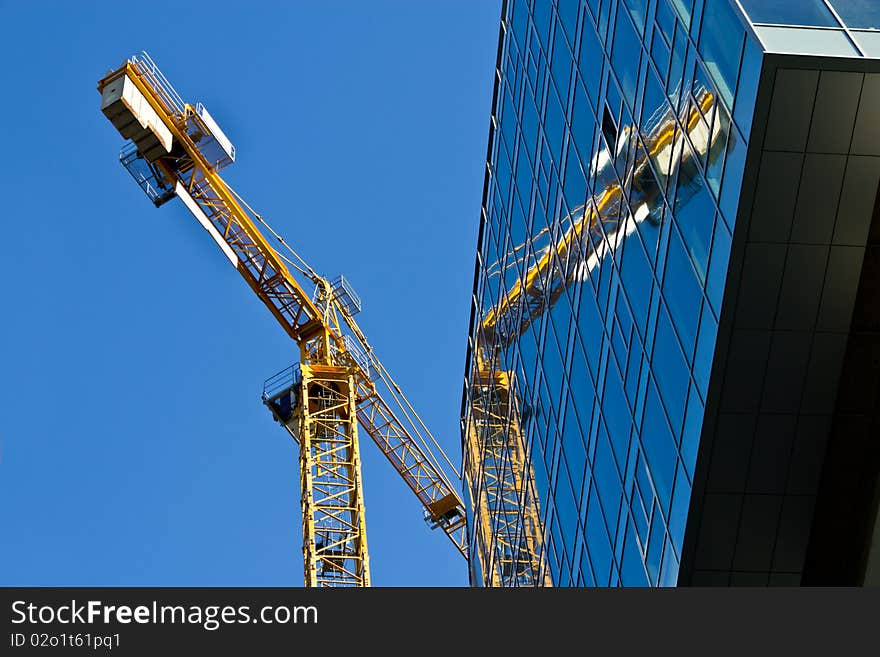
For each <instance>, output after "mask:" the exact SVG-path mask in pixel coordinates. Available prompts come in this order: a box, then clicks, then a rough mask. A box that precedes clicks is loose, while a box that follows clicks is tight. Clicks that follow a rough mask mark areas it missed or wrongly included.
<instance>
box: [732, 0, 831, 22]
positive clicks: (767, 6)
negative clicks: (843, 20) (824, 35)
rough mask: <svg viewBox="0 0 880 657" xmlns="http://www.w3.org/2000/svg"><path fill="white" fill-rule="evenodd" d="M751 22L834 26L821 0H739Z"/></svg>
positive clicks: (829, 13)
mask: <svg viewBox="0 0 880 657" xmlns="http://www.w3.org/2000/svg"><path fill="white" fill-rule="evenodd" d="M740 2H741V3H742V6H743V9H745V10H746V13H747V14H748V15H749V18H751V19H752V22H753V23H773V24H776V25H815V26H820V27H836V26H837V21H836V20H834V15H833V14H832V13H831V12H830V11H829V10H828V7H827V6H826V4H825V3H824V2H823V0H773V2H767V0H740Z"/></svg>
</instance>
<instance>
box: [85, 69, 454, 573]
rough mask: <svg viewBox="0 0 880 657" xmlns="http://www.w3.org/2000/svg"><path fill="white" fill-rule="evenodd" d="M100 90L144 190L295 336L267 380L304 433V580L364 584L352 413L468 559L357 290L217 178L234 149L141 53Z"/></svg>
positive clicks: (270, 400) (294, 430) (423, 430)
mask: <svg viewBox="0 0 880 657" xmlns="http://www.w3.org/2000/svg"><path fill="white" fill-rule="evenodd" d="M98 91H99V92H100V93H101V110H102V112H103V113H104V115H105V116H106V117H107V118H108V119H109V120H110V121H111V122H112V123H113V125H114V126H115V127H116V128H117V130H118V131H119V132H120V134H121V135H122V136H123V137H124V138H125V139H126V140H129V141H128V142H127V144H126V146H124V147H123V149H122V152H121V153H120V160H121V162H122V164H123V165H124V166H125V168H126V169H128V171H129V172H130V173H131V174H132V176H133V177H134V178H135V180H136V182H137V183H138V185H139V186H140V187H141V189H143V191H144V192H145V193H146V194H147V196H148V197H149V198H150V199H151V200H152V201H153V203H154V204H155V205H156V206H157V207H159V206H161V205H163V204H165V203H166V202H168V201H170V200H172V199H174V198H175V197H176V198H180V199H181V201H182V202H183V204H184V205H185V206H186V207H187V209H188V210H189V211H190V212H191V213H192V215H193V216H194V217H195V218H196V219H197V220H198V222H199V223H200V224H201V225H202V227H203V228H204V229H205V230H206V231H207V232H208V233H209V234H210V235H211V237H212V238H213V239H214V240H215V242H216V243H217V245H218V246H219V247H220V249H221V251H222V252H223V254H224V255H225V256H226V257H227V258H228V259H229V261H230V263H231V264H232V266H233V267H235V269H236V270H237V271H238V272H239V274H241V276H242V278H244V280H245V282H246V283H247V284H248V285H249V286H250V288H251V289H252V290H253V291H254V293H255V294H256V295H257V297H258V298H259V299H260V300H261V301H262V302H263V303H264V304H265V305H266V307H267V308H268V309H269V311H270V312H271V313H272V315H273V316H274V317H275V319H276V320H278V323H279V324H281V326H282V328H283V329H284V330H285V332H286V333H287V334H288V335H289V336H290V338H292V339H293V340H294V342H296V344H297V345H298V347H299V364H298V365H295V366H293V367H291V368H288V369H287V370H285V371H283V372H281V373H279V375H276V376H275V377H272V378H271V379H270V380H269V381H267V382H266V386H265V387H264V390H263V401H264V403H265V404H266V405H267V406H268V407H269V409H270V410H271V411H272V414H273V416H274V417H275V418H276V419H277V420H278V421H279V422H280V423H281V424H282V425H283V426H284V427H285V428H286V429H287V430H288V431H289V432H290V434H291V435H292V436H293V438H294V439H295V440H296V442H297V444H298V445H299V450H300V457H299V461H300V480H301V500H302V523H303V528H302V529H303V558H304V559H303V561H304V566H305V575H304V581H305V584H306V586H369V585H370V567H369V555H368V551H367V535H366V527H365V516H364V497H363V484H362V477H361V460H360V452H359V443H358V425H359V424H360V426H361V427H362V428H363V430H364V431H366V432H367V434H368V435H369V436H370V437H371V438H372V439H373V441H374V442H375V444H376V445H377V446H378V447H379V449H380V450H381V451H382V453H383V454H384V455H385V456H386V457H387V458H388V460H389V461H390V463H391V465H392V466H393V467H394V469H395V470H396V471H397V472H398V473H399V474H400V476H401V477H402V478H403V480H404V481H405V483H406V484H407V486H408V487H409V488H410V490H411V491H412V492H413V493H414V494H415V495H416V496H417V497H418V499H419V501H420V502H421V504H422V506H423V508H424V514H425V520H426V521H427V522H428V523H429V524H430V526H431V527H432V528H440V529H441V530H442V531H443V532H444V533H445V534H446V535H447V536H448V537H449V539H450V540H451V541H452V543H453V544H454V546H455V548H456V550H457V551H458V552H459V553H460V554H462V555H464V556H465V558H467V550H466V519H465V511H464V506H463V504H462V501H461V499H460V497H459V495H458V493H457V492H456V489H455V488H454V487H453V486H452V483H451V481H450V479H449V477H448V476H447V475H446V474H445V473H444V469H443V467H442V466H441V464H440V462H439V460H438V459H437V458H436V457H435V456H434V454H433V452H432V450H431V448H430V446H429V444H428V443H429V441H430V442H432V443H433V444H434V445H435V447H436V448H437V449H438V450H439V451H440V452H441V454H442V450H441V449H440V448H439V445H437V443H436V441H435V440H434V439H433V437H432V436H431V434H430V432H429V431H428V429H427V427H425V425H424V422H422V421H421V419H420V418H419V416H418V414H417V413H416V412H415V410H414V409H413V407H412V405H411V404H410V403H409V401H408V400H407V399H406V397H405V396H404V395H403V393H402V391H401V389H400V387H399V386H398V385H397V384H396V383H395V382H394V380H393V379H392V378H391V376H390V375H389V374H388V371H387V370H386V369H385V368H384V367H383V366H382V364H381V362H380V361H379V360H378V359H377V358H376V355H375V353H374V352H373V350H372V348H371V347H370V345H369V343H368V342H367V339H366V336H364V334H363V332H362V331H361V329H360V327H359V326H358V325H357V323H356V322H355V320H354V314H356V313H357V312H358V311H359V310H360V301H359V299H358V298H357V295H356V294H355V293H354V291H353V290H352V288H351V286H350V285H349V284H348V282H347V281H346V280H345V279H344V278H342V277H339V278H337V279H334V280H332V281H331V280H328V279H326V278H324V277H321V276H319V275H318V274H316V273H315V272H314V270H312V268H311V267H309V266H308V265H307V264H306V263H305V261H304V260H302V258H300V257H299V256H298V255H296V253H295V252H294V251H293V250H292V249H289V247H288V246H287V245H286V243H285V242H284V241H283V240H282V239H281V238H280V237H279V236H278V234H277V233H275V231H273V230H272V229H271V228H270V227H269V226H268V224H267V223H266V222H265V221H264V219H263V218H262V217H261V216H260V215H259V214H258V213H256V212H255V211H254V210H253V208H251V207H250V206H249V205H248V204H247V203H246V202H245V201H244V200H243V199H242V198H241V197H240V196H238V194H236V193H235V191H234V190H233V189H232V188H231V187H230V186H229V184H228V183H226V182H225V181H224V180H223V179H222V178H221V177H220V175H219V171H220V170H221V169H222V168H223V167H225V166H227V165H229V164H231V163H232V162H233V161H234V160H235V148H234V147H233V146H232V144H231V142H230V141H229V139H228V138H227V137H226V135H225V134H224V133H223V132H222V130H220V128H219V126H218V125H217V123H216V122H215V121H214V119H213V118H212V117H211V115H210V114H209V113H208V112H207V110H206V109H205V107H204V106H203V105H202V104H201V103H197V104H195V105H191V104H189V103H185V102H184V101H183V99H182V98H181V97H180V96H179V95H178V93H177V92H176V91H175V90H174V88H173V87H172V86H171V84H170V83H169V82H168V80H167V79H166V78H165V76H164V75H163V74H162V72H161V71H160V70H159V68H158V67H157V66H156V65H155V63H154V62H153V60H152V59H151V58H150V57H149V56H148V55H147V54H146V53H139V54H138V55H135V56H133V57H131V58H129V59H128V60H127V61H126V62H125V63H124V64H122V65H121V66H120V67H119V68H117V69H115V70H113V71H111V72H110V73H108V74H107V75H106V76H105V77H104V78H102V79H101V80H100V81H99V82H98ZM258 225H261V226H263V227H264V228H265V229H267V231H268V232H269V233H270V234H271V236H272V237H273V238H274V240H275V242H276V243H277V244H278V245H279V249H280V250H284V249H286V250H287V251H288V253H289V254H290V257H289V256H285V255H282V253H281V252H280V250H276V248H275V247H273V246H272V245H271V244H270V242H269V240H268V239H267V238H266V237H264V235H263V233H262V232H261V230H260V229H259V227H258ZM308 286H314V293H313V294H309V293H308V292H306V287H308ZM443 456H444V457H445V454H443ZM446 461H447V463H449V465H450V466H451V467H452V468H453V470H454V469H455V468H454V466H452V464H451V463H450V462H449V460H448V458H447V459H446Z"/></svg>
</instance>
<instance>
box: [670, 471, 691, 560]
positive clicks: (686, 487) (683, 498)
mask: <svg viewBox="0 0 880 657" xmlns="http://www.w3.org/2000/svg"><path fill="white" fill-rule="evenodd" d="M690 503H691V486H690V483H689V482H688V480H687V477H686V476H685V474H684V469H683V468H682V467H681V465H679V466H678V471H677V473H676V477H675V492H674V494H673V496H672V507H671V508H670V509H669V536H670V538H671V539H672V544H673V545H674V546H675V549H676V551H677V552H678V553H679V554H681V546H682V545H683V544H684V529H685V526H686V525H687V517H688V508H689V507H690Z"/></svg>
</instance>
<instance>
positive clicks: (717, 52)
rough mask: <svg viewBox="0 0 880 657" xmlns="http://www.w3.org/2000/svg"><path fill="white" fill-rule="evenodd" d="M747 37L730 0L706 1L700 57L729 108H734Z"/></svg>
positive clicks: (701, 32)
mask: <svg viewBox="0 0 880 657" xmlns="http://www.w3.org/2000/svg"><path fill="white" fill-rule="evenodd" d="M744 37H745V28H744V27H743V25H742V23H741V22H740V21H739V18H737V16H736V14H735V13H734V11H733V8H732V7H731V6H730V2H729V0H706V9H705V15H704V18H703V26H702V29H701V30H700V54H701V55H702V56H703V61H704V62H705V64H706V68H707V69H708V71H709V75H711V76H712V79H713V80H714V81H715V85H716V86H717V88H718V91H719V92H720V93H721V97H722V98H724V102H726V103H727V106H728V107H733V93H734V91H736V77H737V74H738V72H739V58H740V53H741V51H742V43H743V38H744Z"/></svg>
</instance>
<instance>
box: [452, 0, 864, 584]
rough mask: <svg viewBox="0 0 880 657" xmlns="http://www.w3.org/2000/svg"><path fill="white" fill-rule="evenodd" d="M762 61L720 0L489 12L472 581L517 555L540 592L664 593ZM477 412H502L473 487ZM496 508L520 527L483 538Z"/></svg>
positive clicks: (533, 1)
mask: <svg viewBox="0 0 880 657" xmlns="http://www.w3.org/2000/svg"><path fill="white" fill-rule="evenodd" d="M746 4H747V3H746ZM776 4H777V5H780V6H781V5H785V4H786V3H776ZM791 4H792V6H798V7H799V6H801V5H803V4H809V3H791ZM814 4H816V5H817V11H818V10H819V9H822V7H819V6H818V5H824V3H822V2H817V3H814ZM840 4H846V3H844V2H841V3H840ZM852 4H853V6H855V4H856V3H852ZM869 11H870V10H869ZM816 20H819V19H816ZM761 59H762V49H761V46H760V45H759V44H758V42H757V41H756V40H755V38H754V36H753V35H752V33H751V31H750V30H749V29H748V28H747V21H746V19H745V18H744V17H743V16H741V14H740V12H739V11H738V10H737V9H735V8H734V3H731V2H729V0H554V1H552V2H551V1H550V0H510V1H508V2H506V3H505V7H504V10H503V30H502V36H501V45H500V50H499V67H498V78H497V80H496V90H495V102H494V107H493V114H492V132H491V137H490V146H489V162H488V174H487V178H486V186H485V190H484V204H483V208H482V225H481V234H480V246H479V251H478V254H477V272H476V279H475V289H474V298H473V304H474V311H473V316H472V317H473V319H472V326H471V333H470V337H469V354H470V356H469V365H468V383H467V386H466V395H465V397H466V401H465V420H464V423H463V427H462V429H463V433H464V436H465V442H466V443H468V445H469V447H468V449H467V450H466V454H467V455H466V463H465V470H466V472H467V473H468V484H467V485H466V489H467V490H466V491H465V494H466V497H467V498H468V500H469V502H468V503H469V506H470V507H471V513H472V517H471V523H470V526H471V527H472V529H473V530H472V532H471V534H472V535H471V549H472V554H480V555H481V558H480V559H475V558H472V559H471V562H472V568H473V571H472V582H473V583H474V584H480V583H492V582H493V581H495V580H493V579H492V576H491V573H492V572H493V571H497V570H498V569H499V568H500V566H499V564H501V563H503V562H504V561H505V559H506V558H509V557H510V553H511V552H517V551H521V552H523V553H525V552H528V550H527V549H526V548H525V547H523V546H525V545H526V544H527V543H528V544H530V545H531V544H532V543H534V545H532V548H533V551H537V552H539V553H540V555H539V556H540V564H541V568H542V569H543V570H544V571H546V576H547V577H549V579H550V580H552V583H553V585H556V586H569V585H572V586H593V585H596V586H609V585H610V586H618V585H634V586H669V585H674V584H675V583H676V580H677V576H678V570H679V561H680V558H681V550H682V543H683V535H684V528H685V522H686V519H687V511H688V505H689V501H690V497H691V486H692V481H693V476H694V466H695V461H696V454H697V446H698V442H699V432H700V430H701V427H702V424H703V415H704V406H705V401H706V392H707V386H708V379H709V370H710V368H711V365H712V358H713V353H714V348H715V340H716V334H717V331H718V317H719V312H720V306H721V298H722V294H723V292H724V285H725V277H726V275H727V265H728V258H729V257H730V250H731V236H732V233H733V228H734V222H735V219H736V211H737V204H738V199H739V192H740V186H741V180H742V174H743V167H744V163H745V152H746V147H747V145H748V140H749V130H750V128H751V123H752V113H753V111H754V105H755V96H756V90H757V85H758V75H759V71H760V64H761ZM486 399H495V400H498V399H505V400H507V402H505V403H504V404H501V405H498V404H496V406H495V409H496V410H495V412H494V416H493V417H495V419H496V420H497V419H498V417H501V418H502V419H503V420H504V421H506V422H507V428H508V431H507V434H506V438H505V441H506V442H505V443H504V445H503V446H502V447H500V448H498V449H497V450H495V451H494V452H493V454H494V456H493V458H495V457H497V458H495V461H494V466H493V468H492V470H491V472H488V471H487V468H486V467H484V466H485V463H486V462H488V460H491V459H487V456H486V454H487V451H489V450H490V449H491V446H490V445H489V439H488V438H487V437H486V436H487V435H488V432H487V431H486V429H485V426H484V425H485V421H484V420H483V419H481V418H484V417H488V415H489V412H488V411H486V410H485V408H486V407H487V406H486V404H485V403H484V402H485V400H486ZM478 407H479V409H482V410H476V409H478ZM481 422H482V423H483V424H481ZM493 444H494V445H496V446H497V443H493ZM505 473H506V474H505ZM505 476H506V477H507V489H506V490H508V489H509V490H508V493H507V494H506V495H496V496H492V495H491V494H489V493H491V491H492V487H493V486H497V481H498V480H499V478H504V477H505ZM487 491H489V493H487ZM505 498H507V499H508V501H510V500H513V502H511V504H513V503H514V502H516V501H517V499H518V500H519V501H520V502H522V500H533V502H532V506H533V510H534V513H535V514H536V515H537V516H538V525H539V526H538V528H537V529H534V528H531V529H530V525H531V524H532V522H531V520H530V519H529V517H528V516H529V515H530V513H529V512H525V513H522V512H521V513H520V518H519V525H518V526H517V523H516V522H510V518H511V517H512V516H511V515H510V514H508V517H507V518H506V521H505V523H504V527H503V528H502V527H500V526H499V524H498V523H495V522H494V521H493V519H492V518H494V517H495V516H493V515H492V513H491V512H492V510H493V508H494V510H497V509H499V508H501V507H502V506H503V505H504V504H505ZM513 506H515V504H513ZM481 509H482V511H481ZM527 511H528V510H527ZM480 513H488V514H489V515H488V516H487V517H484V518H480V517H475V516H479V515H480ZM493 523H494V524H493ZM514 561H515V559H514ZM514 570H515V571H516V572H518V573H520V574H522V573H524V572H525V571H526V570H527V569H526V568H525V567H523V566H520V567H518V569H516V568H515V569H514ZM503 571H504V572H503V573H501V575H499V577H501V578H502V580H503V579H504V577H505V574H507V575H509V574H510V572H511V568H510V567H505V568H504V569H503ZM505 583H508V584H514V585H516V584H519V585H529V584H535V583H538V582H536V581H535V580H529V579H528V578H521V579H519V580H510V581H505Z"/></svg>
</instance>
